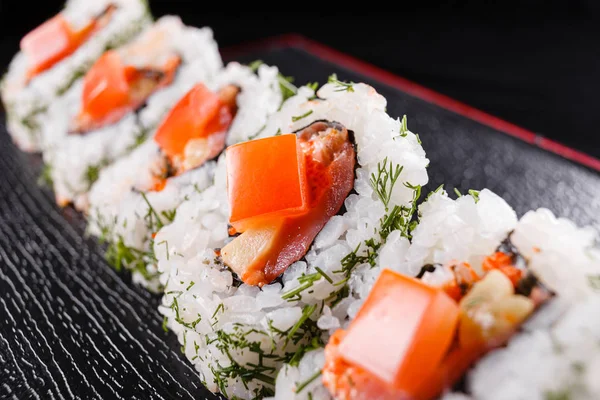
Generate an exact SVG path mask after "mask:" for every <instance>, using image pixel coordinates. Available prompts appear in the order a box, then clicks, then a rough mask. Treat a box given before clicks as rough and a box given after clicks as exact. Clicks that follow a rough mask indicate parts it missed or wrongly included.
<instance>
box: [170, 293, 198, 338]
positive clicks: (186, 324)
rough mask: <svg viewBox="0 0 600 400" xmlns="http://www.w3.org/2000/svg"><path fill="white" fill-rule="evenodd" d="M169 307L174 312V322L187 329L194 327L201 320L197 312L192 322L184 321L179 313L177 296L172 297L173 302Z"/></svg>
mask: <svg viewBox="0 0 600 400" xmlns="http://www.w3.org/2000/svg"><path fill="white" fill-rule="evenodd" d="M171 309H172V310H173V311H174V312H175V322H177V323H178V324H181V325H182V326H184V327H186V328H188V329H192V330H193V329H196V325H198V324H199V323H200V321H202V316H201V315H200V314H198V318H196V319H195V320H194V321H192V322H185V321H184V320H183V319H182V318H181V314H180V310H179V301H178V300H177V296H175V297H173V303H171Z"/></svg>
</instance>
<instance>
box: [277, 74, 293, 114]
mask: <svg viewBox="0 0 600 400" xmlns="http://www.w3.org/2000/svg"><path fill="white" fill-rule="evenodd" d="M277 82H279V89H280V90H281V96H282V99H281V105H283V103H285V101H286V100H287V99H289V98H290V97H292V96H294V95H295V94H296V93H297V92H298V88H297V87H296V86H294V84H293V82H294V77H293V76H283V75H282V74H277ZM279 109H281V107H279Z"/></svg>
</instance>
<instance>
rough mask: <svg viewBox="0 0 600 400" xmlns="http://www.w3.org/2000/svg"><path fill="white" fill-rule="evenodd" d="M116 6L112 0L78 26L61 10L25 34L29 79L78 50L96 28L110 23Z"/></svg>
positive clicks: (23, 46) (28, 80) (27, 79)
mask: <svg viewBox="0 0 600 400" xmlns="http://www.w3.org/2000/svg"><path fill="white" fill-rule="evenodd" d="M116 9H117V6H115V5H114V4H109V5H108V6H107V7H106V8H105V9H104V10H103V11H102V12H101V13H100V14H98V15H97V16H96V17H94V18H92V19H91V21H89V22H88V23H87V24H85V25H84V26H83V27H81V28H80V29H78V30H77V29H74V27H72V26H71V24H70V23H69V22H68V21H67V20H66V19H65V18H64V17H63V16H62V15H61V14H58V15H56V16H55V17H54V18H51V19H49V20H48V21H46V22H44V23H43V24H42V25H40V26H39V27H37V28H36V29H34V30H33V31H31V32H29V33H28V34H27V35H25V37H23V39H22V40H21V44H20V46H21V51H23V53H25V54H26V56H27V58H28V61H29V64H30V66H29V68H28V70H27V73H26V82H27V83H29V82H30V81H31V79H33V78H34V77H36V76H37V75H39V74H41V73H42V72H44V71H46V70H48V69H50V68H52V67H53V66H54V65H55V64H56V63H58V62H59V61H61V60H63V59H64V58H66V57H68V56H70V55H71V54H72V53H73V52H75V51H76V50H77V49H78V48H79V47H80V46H81V45H82V44H84V43H85V42H86V41H87V40H88V39H89V38H90V37H91V36H92V35H93V34H94V33H95V32H97V31H99V30H101V29H102V28H104V27H105V26H106V25H108V23H109V22H110V20H111V18H112V16H113V14H114V12H115V11H116Z"/></svg>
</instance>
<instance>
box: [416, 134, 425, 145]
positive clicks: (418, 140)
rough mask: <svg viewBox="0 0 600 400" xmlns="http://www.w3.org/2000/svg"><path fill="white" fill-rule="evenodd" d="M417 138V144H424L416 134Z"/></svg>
mask: <svg viewBox="0 0 600 400" xmlns="http://www.w3.org/2000/svg"><path fill="white" fill-rule="evenodd" d="M415 137H416V138H417V143H419V144H423V142H422V141H421V138H420V137H419V134H418V133H415Z"/></svg>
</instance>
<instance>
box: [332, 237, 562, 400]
mask: <svg viewBox="0 0 600 400" xmlns="http://www.w3.org/2000/svg"><path fill="white" fill-rule="evenodd" d="M419 276H420V277H421V279H413V278H409V277H407V276H405V275H401V274H399V273H396V272H392V271H391V270H384V271H383V272H382V275H381V276H380V278H379V279H378V281H377V282H376V283H375V286H374V287H373V290H372V292H371V293H370V295H369V297H368V298H367V300H366V301H365V303H364V304H363V306H362V308H361V310H360V311H359V313H358V314H357V316H356V318H355V319H354V321H353V322H352V323H351V324H350V327H349V328H348V329H347V330H338V331H336V333H335V334H334V335H333V336H332V338H331V340H330V342H329V344H328V345H327V347H326V350H325V354H326V363H325V367H324V369H323V383H324V384H325V386H326V387H327V388H328V389H329V391H330V393H331V394H332V395H333V396H334V397H335V398H336V399H363V398H365V399H366V398H372V397H377V396H379V397H377V398H381V399H395V398H398V397H399V396H400V398H407V399H431V398H435V397H436V396H438V395H439V394H440V393H442V392H443V391H444V390H445V389H446V388H448V387H451V386H452V385H454V384H455V383H456V382H457V381H458V380H459V379H460V378H461V377H462V376H463V375H464V373H466V371H467V370H468V369H469V368H470V367H471V365H472V364H473V363H474V362H475V361H476V360H477V359H479V358H480V357H481V356H483V355H484V354H485V353H487V352H488V351H490V350H492V349H494V348H497V347H500V346H503V345H504V344H506V343H507V342H508V340H509V339H510V337H511V336H512V335H513V334H514V333H515V332H516V331H517V330H518V329H519V327H520V325H521V324H522V323H523V322H524V321H525V320H526V319H527V318H528V317H529V316H530V315H531V314H532V313H533V311H534V310H535V309H536V308H538V307H540V306H541V305H542V304H543V303H545V302H546V301H547V300H548V299H549V298H550V297H551V296H552V295H553V294H552V293H551V292H550V291H549V290H548V289H546V288H545V287H544V286H543V285H541V284H540V283H539V282H538V281H537V279H536V278H535V276H534V275H533V273H532V272H531V271H529V270H528V269H527V267H526V260H525V259H524V258H523V257H522V256H521V255H520V254H519V253H518V252H517V250H516V249H515V247H514V246H512V244H511V242H510V239H507V240H506V241H505V242H503V243H502V244H501V245H500V246H499V248H498V249H497V251H496V252H495V253H494V254H492V255H491V256H488V257H487V258H485V259H484V261H483V263H482V272H480V273H478V272H477V271H475V270H474V269H473V268H472V267H471V266H470V265H469V264H468V263H451V264H449V265H446V266H441V265H431V264H430V265H426V266H424V267H423V268H422V270H421V273H420V274H419ZM374 323H377V324H378V325H379V326H378V328H377V330H376V331H375V330H374V329H373V326H374V325H373V324H374ZM389 332H393V334H390V333H389ZM390 349H394V350H390ZM382 360H385V362H382ZM412 371H418V373H417V374H416V375H415V373H414V372H412Z"/></svg>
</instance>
